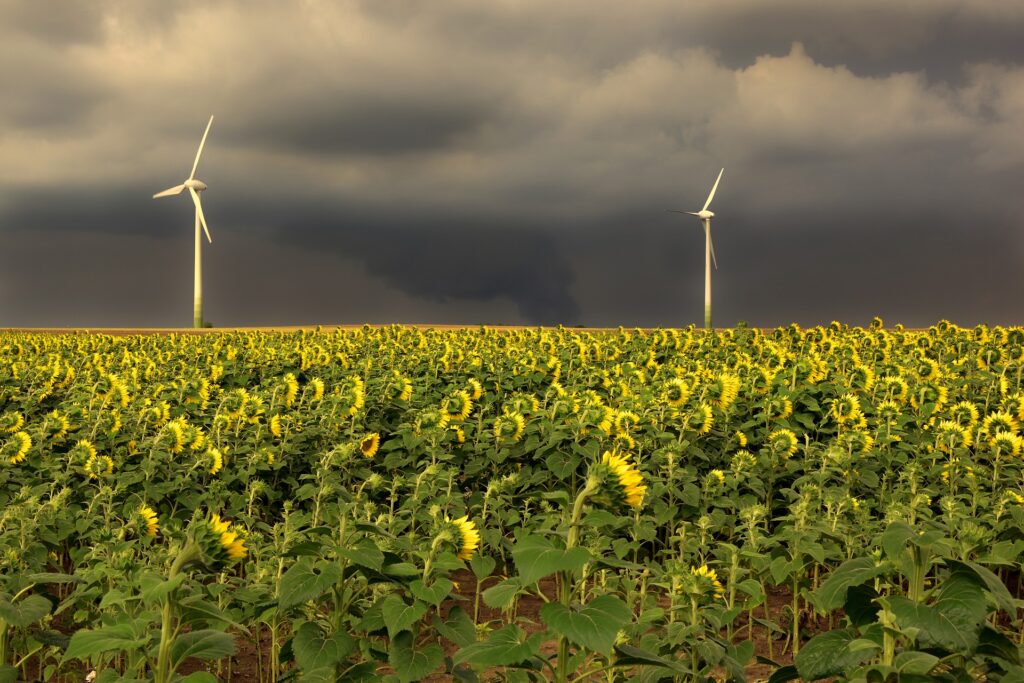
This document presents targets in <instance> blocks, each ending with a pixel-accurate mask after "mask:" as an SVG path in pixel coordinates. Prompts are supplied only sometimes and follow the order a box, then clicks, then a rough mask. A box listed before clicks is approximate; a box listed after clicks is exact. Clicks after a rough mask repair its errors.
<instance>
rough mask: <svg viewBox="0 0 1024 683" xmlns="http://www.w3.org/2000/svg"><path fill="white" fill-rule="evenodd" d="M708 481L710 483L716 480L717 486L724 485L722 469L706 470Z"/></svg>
mask: <svg viewBox="0 0 1024 683" xmlns="http://www.w3.org/2000/svg"><path fill="white" fill-rule="evenodd" d="M708 481H709V482H711V483H715V482H717V485H718V486H724V485H725V472H723V471H722V470H711V471H710V472H708Z"/></svg>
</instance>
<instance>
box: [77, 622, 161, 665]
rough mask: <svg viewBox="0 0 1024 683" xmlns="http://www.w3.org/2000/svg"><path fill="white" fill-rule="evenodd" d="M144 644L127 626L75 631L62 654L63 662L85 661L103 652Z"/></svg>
mask: <svg viewBox="0 0 1024 683" xmlns="http://www.w3.org/2000/svg"><path fill="white" fill-rule="evenodd" d="M145 644H146V640H145V639H143V638H136V637H135V633H134V631H132V627H131V626H130V625H129V624H114V625H113V626H106V627H103V628H99V629H94V630H91V631H76V632H75V634H74V635H73V636H71V642H70V643H68V649H67V650H66V651H65V652H64V661H67V660H69V659H82V660H86V659H88V658H89V657H91V656H93V655H98V654H101V653H103V652H117V651H123V650H134V649H135V648H138V647H142V646H143V645H145Z"/></svg>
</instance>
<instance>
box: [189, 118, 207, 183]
mask: <svg viewBox="0 0 1024 683" xmlns="http://www.w3.org/2000/svg"><path fill="white" fill-rule="evenodd" d="M212 125H213V116H210V122H209V123H207V124H206V132H205V133H203V139H202V141H200V143H199V151H198V152H196V160H195V163H194V164H192V172H191V173H189V174H188V179H189V180H192V179H193V178H195V177H196V169H197V168H199V157H201V156H202V154H203V146H204V145H205V144H206V136H207V135H209V134H210V126H212Z"/></svg>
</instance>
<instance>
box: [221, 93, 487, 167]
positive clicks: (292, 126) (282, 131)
mask: <svg viewBox="0 0 1024 683" xmlns="http://www.w3.org/2000/svg"><path fill="white" fill-rule="evenodd" d="M493 111H494V106H493V105H489V104H487V103H485V102H481V101H473V100H471V99H468V98H466V97H460V96H459V95H458V94H454V97H452V98H450V99H443V100H442V99H440V98H438V97H437V96H436V95H434V96H432V97H424V96H420V97H418V98H417V97H410V96H403V95H402V93H383V94H381V95H373V94H370V95H364V96H362V97H361V98H359V99H356V100H355V101H350V100H348V99H347V93H343V92H339V93H338V98H337V99H336V100H333V101H329V100H324V99H323V97H322V93H318V97H317V98H315V100H314V101H312V102H309V103H303V102H297V103H295V107H294V109H287V110H276V111H275V110H269V111H268V113H267V114H266V115H260V114H256V115H255V116H253V117H252V118H251V119H250V120H248V121H246V122H245V123H243V125H242V126H241V127H239V128H238V129H236V130H235V131H233V132H232V133H231V139H232V140H233V141H236V142H240V143H244V142H245V141H249V140H258V141H259V144H260V145H261V146H265V147H268V148H272V149H281V150H285V151H292V152H296V153H300V154H339V153H354V154H403V153H412V152H422V151H428V150H433V149H442V148H446V147H451V146H453V145H455V144H457V143H458V141H459V138H460V137H462V136H466V135H469V134H472V133H473V132H474V131H476V130H477V129H478V128H479V126H481V125H482V124H483V123H484V122H486V121H487V119H488V117H489V115H490V114H492V113H493Z"/></svg>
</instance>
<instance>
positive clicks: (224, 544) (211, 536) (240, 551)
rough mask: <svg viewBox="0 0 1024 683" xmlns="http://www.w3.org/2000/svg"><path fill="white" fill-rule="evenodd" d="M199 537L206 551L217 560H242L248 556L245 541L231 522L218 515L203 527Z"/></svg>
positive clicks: (211, 517) (212, 515)
mask: <svg viewBox="0 0 1024 683" xmlns="http://www.w3.org/2000/svg"><path fill="white" fill-rule="evenodd" d="M197 536H201V537H202V541H203V542H204V543H203V544H204V547H205V549H206V551H207V552H208V553H209V554H210V555H211V556H212V557H213V558H215V559H226V560H228V561H234V560H240V559H242V558H243V557H245V555H246V552H247V551H246V548H245V541H244V540H243V539H242V538H241V537H240V535H239V533H238V531H237V530H234V529H232V527H231V522H229V521H227V520H226V519H221V517H220V515H218V514H217V513H212V514H211V515H210V518H209V519H208V520H207V521H206V522H205V523H204V524H203V525H202V527H201V528H200V530H199V533H198V534H197Z"/></svg>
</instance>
